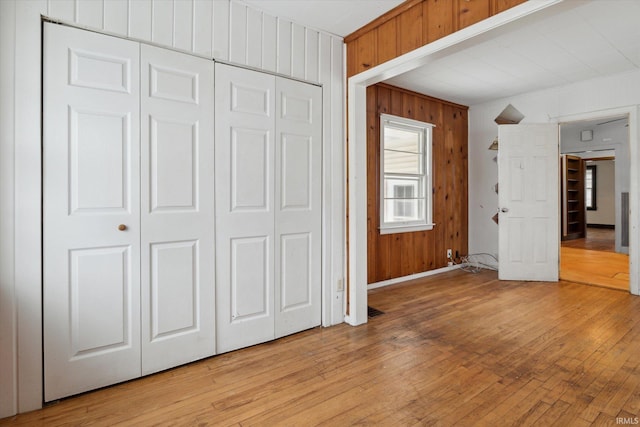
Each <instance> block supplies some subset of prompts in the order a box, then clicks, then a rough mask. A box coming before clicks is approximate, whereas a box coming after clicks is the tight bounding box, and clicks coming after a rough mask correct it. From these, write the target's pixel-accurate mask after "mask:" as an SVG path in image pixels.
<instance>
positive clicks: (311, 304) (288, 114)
mask: <svg viewBox="0 0 640 427" xmlns="http://www.w3.org/2000/svg"><path fill="white" fill-rule="evenodd" d="M276 96H277V98H276V99H277V100H276V141H277V142H276V163H275V170H276V178H275V180H276V182H275V184H276V187H275V198H276V215H275V219H276V222H275V240H276V241H275V254H276V264H275V283H276V286H275V291H276V293H275V308H276V324H275V332H276V337H281V336H284V335H288V334H292V333H294V332H299V331H302V330H305V329H309V328H312V327H314V326H318V325H320V322H321V311H320V309H321V305H320V304H321V290H322V284H321V271H322V265H321V263H322V254H321V245H322V235H321V233H322V230H321V223H322V105H321V103H322V89H321V88H320V87H317V86H313V85H309V84H305V83H302V82H298V81H294V80H290V79H284V78H278V79H277V80H276Z"/></svg>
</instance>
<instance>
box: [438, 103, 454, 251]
mask: <svg viewBox="0 0 640 427" xmlns="http://www.w3.org/2000/svg"><path fill="white" fill-rule="evenodd" d="M444 116H445V129H444V132H445V133H444V154H445V157H444V158H445V162H444V164H445V167H446V168H447V171H448V173H447V174H446V178H447V180H446V183H445V200H446V201H445V206H446V213H445V224H446V225H445V229H446V235H445V240H444V241H445V243H446V249H453V244H454V235H455V229H456V224H455V221H454V217H455V208H456V204H455V199H456V194H455V191H456V188H455V173H456V170H455V169H456V164H455V155H454V150H455V134H454V131H455V120H456V119H457V117H456V114H455V110H454V108H453V107H451V106H450V105H445V106H444ZM442 252H444V251H440V253H438V254H436V256H437V259H438V260H440V262H442V260H443V258H446V253H445V254H444V255H443V254H442Z"/></svg>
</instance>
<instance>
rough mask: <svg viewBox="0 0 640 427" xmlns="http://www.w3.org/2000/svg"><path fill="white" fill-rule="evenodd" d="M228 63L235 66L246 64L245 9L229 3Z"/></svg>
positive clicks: (241, 5)
mask: <svg viewBox="0 0 640 427" xmlns="http://www.w3.org/2000/svg"><path fill="white" fill-rule="evenodd" d="M229 16H230V21H229V25H230V28H232V29H233V31H230V32H229V61H231V62H234V63H236V64H246V63H247V7H246V6H245V5H243V4H240V3H236V2H231V5H230V11H229Z"/></svg>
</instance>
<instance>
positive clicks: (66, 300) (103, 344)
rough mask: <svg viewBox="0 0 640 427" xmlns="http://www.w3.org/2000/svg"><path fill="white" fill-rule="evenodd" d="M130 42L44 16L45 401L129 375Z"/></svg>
mask: <svg viewBox="0 0 640 427" xmlns="http://www.w3.org/2000/svg"><path fill="white" fill-rule="evenodd" d="M138 76H139V45H138V43H134V42H130V41H126V40H122V39H118V38H114V37H109V36H102V35H97V34H95V33H90V32H85V31H82V30H78V29H74V28H69V27H64V26H61V25H55V24H49V23H46V24H45V25H44V73H43V113H44V114H43V118H44V122H43V135H44V138H43V263H44V264H43V310H44V313H43V315H44V322H43V335H44V386H45V396H44V398H45V401H50V400H54V399H58V398H61V397H65V396H69V395H72V394H77V393H81V392H84V391H87V390H91V389H95V388H99V387H103V386H105V385H109V384H113V383H116V382H120V381H125V380H128V379H131V378H135V377H137V376H139V375H140V300H139V295H140V279H139V277H140V276H139V269H140V234H139V233H140V211H139V199H140V196H139V187H140V182H139V174H140V171H139V166H138V157H139V136H140V135H139V84H138V82H139V80H138Z"/></svg>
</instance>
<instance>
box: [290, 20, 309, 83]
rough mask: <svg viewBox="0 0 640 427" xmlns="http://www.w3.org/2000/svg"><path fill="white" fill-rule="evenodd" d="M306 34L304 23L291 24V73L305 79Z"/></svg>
mask: <svg viewBox="0 0 640 427" xmlns="http://www.w3.org/2000/svg"><path fill="white" fill-rule="evenodd" d="M305 36H306V33H305V28H304V27H303V26H302V25H299V24H296V23H292V24H291V75H292V76H293V77H296V78H299V79H304V75H305V67H306V61H305V60H306V58H305V54H304V49H305V44H306V43H305Z"/></svg>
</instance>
